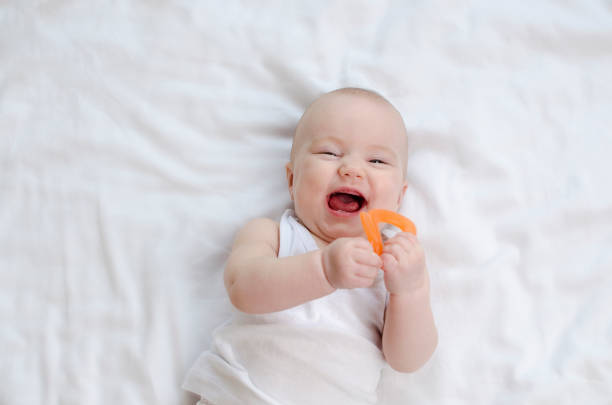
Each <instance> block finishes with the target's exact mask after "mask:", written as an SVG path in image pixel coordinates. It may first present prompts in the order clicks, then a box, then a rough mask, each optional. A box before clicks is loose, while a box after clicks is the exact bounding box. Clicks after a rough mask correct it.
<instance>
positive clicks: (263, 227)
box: [235, 218, 280, 251]
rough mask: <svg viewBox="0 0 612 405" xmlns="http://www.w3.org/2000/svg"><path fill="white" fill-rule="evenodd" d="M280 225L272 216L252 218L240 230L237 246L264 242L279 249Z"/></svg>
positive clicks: (236, 241)
mask: <svg viewBox="0 0 612 405" xmlns="http://www.w3.org/2000/svg"><path fill="white" fill-rule="evenodd" d="M279 226H280V225H279V223H278V222H277V221H274V220H272V219H270V218H254V219H251V220H249V221H248V222H247V223H246V224H245V225H244V226H243V227H242V228H241V229H240V231H238V235H237V236H236V240H235V246H241V245H253V244H256V245H259V244H261V243H263V244H265V245H267V246H269V247H270V248H272V249H273V250H275V251H278V233H279Z"/></svg>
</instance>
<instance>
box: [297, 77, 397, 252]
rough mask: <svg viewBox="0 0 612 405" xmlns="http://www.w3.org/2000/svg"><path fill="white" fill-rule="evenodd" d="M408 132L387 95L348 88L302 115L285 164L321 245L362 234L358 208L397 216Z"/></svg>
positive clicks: (300, 215) (304, 218) (305, 220)
mask: <svg viewBox="0 0 612 405" xmlns="http://www.w3.org/2000/svg"><path fill="white" fill-rule="evenodd" d="M407 149H408V145H407V135H406V128H405V127H404V122H403V120H402V117H401V115H400V113H399V112H398V111H397V110H396V109H395V108H394V107H393V105H391V103H390V102H389V101H387V100H386V99H385V98H384V97H382V96H381V95H379V94H377V93H374V92H372V91H369V90H364V89H356V88H346V89H339V90H335V91H332V92H330V93H326V94H324V95H323V96H321V97H319V98H318V99H317V100H315V101H314V102H313V103H312V104H311V105H310V106H309V107H308V108H307V109H306V111H305V112H304V114H303V115H302V118H301V119H300V121H299V123H298V125H297V128H296V130H295V134H294V138H293V146H292V148H291V160H290V162H289V163H288V164H287V166H286V168H287V181H288V184H289V192H290V194H291V199H292V200H293V202H294V208H295V212H296V215H297V216H298V218H299V219H300V220H301V221H302V223H303V224H304V225H305V226H306V227H307V228H308V229H309V230H310V232H311V233H312V234H313V235H315V236H316V237H318V238H319V239H320V241H322V242H324V243H329V242H331V241H333V240H335V239H337V238H340V237H347V236H353V237H354V236H360V235H363V231H362V228H361V221H360V219H359V211H362V210H366V211H367V210H371V209H374V208H384V209H388V210H392V211H397V210H398V208H399V206H400V203H401V201H402V197H403V195H404V191H405V190H406V187H407V183H406V160H407V154H408V151H407Z"/></svg>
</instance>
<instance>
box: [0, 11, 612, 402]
mask: <svg viewBox="0 0 612 405" xmlns="http://www.w3.org/2000/svg"><path fill="white" fill-rule="evenodd" d="M610 27H612V9H611V8H610V4H609V1H607V0H580V1H578V0H570V1H566V0H563V1H562V0H544V1H540V2H525V1H520V2H504V3H502V2H486V1H472V2H458V1H450V0H449V1H444V0H441V1H431V2H400V1H386V2H370V1H348V0H343V1H341V0H337V1H310V2H299V3H298V2H285V1H269V2H265V3H263V4H261V3H258V4H257V5H255V4H251V3H250V2H245V1H235V0H229V1H224V2H218V3H215V2H185V1H175V2H170V1H165V0H161V1H156V2H134V3H129V2H121V3H108V2H102V1H89V2H87V3H85V2H77V1H75V0H65V1H33V0H31V1H28V0H24V1H21V0H7V1H3V2H0V139H1V142H0V347H1V348H2V355H1V356H0V375H2V383H1V384H0V403H7V404H12V405H22V404H23V405H25V404H28V405H29V404H38V403H50V404H53V403H59V404H67V405H71V404H81V403H87V404H91V405H101V404H108V403H124V404H135V405H139V404H147V405H153V404H159V405H167V404H183V405H186V404H193V403H195V402H197V399H196V398H194V397H192V396H190V395H189V394H188V393H186V392H184V391H183V390H182V389H181V388H180V386H181V382H182V381H183V378H184V377H185V374H186V372H187V370H188V368H189V367H190V365H191V364H192V363H193V362H194V361H195V359H196V358H197V357H198V355H199V353H200V351H201V350H202V349H203V348H205V347H207V346H208V345H209V344H210V342H211V333H212V331H213V330H214V328H215V327H217V326H218V325H219V324H221V323H222V322H223V321H224V320H225V319H227V317H228V316H229V313H230V304H229V302H228V300H227V298H226V296H225V291H224V287H223V281H222V270H223V265H224V263H225V260H226V259H227V254H228V251H229V249H230V247H231V243H232V240H233V238H234V235H235V233H236V231H237V229H239V227H240V226H242V225H243V224H244V223H245V222H246V221H248V220H249V219H251V218H254V217H260V216H265V217H270V218H278V217H279V216H280V214H281V213H282V212H283V211H284V209H285V208H287V207H288V206H289V205H290V198H289V193H288V191H287V185H286V179H285V169H284V165H285V163H286V162H287V160H288V157H289V150H290V145H291V135H292V131H293V129H294V127H295V124H296V122H297V120H298V119H299V117H300V115H301V113H302V111H303V110H304V108H305V107H306V106H307V105H308V104H309V103H310V102H311V101H312V100H313V99H314V98H315V97H316V96H318V95H319V94H321V93H323V92H325V91H328V90H332V89H334V88H338V87H343V86H360V87H367V88H372V89H375V90H377V91H379V92H380V93H382V94H383V95H385V96H387V97H388V98H389V99H390V100H391V101H392V102H393V103H394V105H395V106H396V107H397V108H398V110H399V111H400V112H401V113H402V115H403V117H404V120H405V123H406V127H407V130H408V133H409V137H410V157H409V162H408V181H409V188H408V190H407V192H406V196H405V199H404V202H403V207H402V213H403V214H405V215H407V216H408V217H410V218H411V219H412V220H413V221H414V222H415V224H416V225H417V228H418V230H419V238H420V240H421V242H422V244H423V246H424V248H425V250H426V255H427V263H428V267H429V271H430V274H431V278H432V300H433V307H434V312H435V316H436V321H437V326H438V329H439V334H440V341H439V346H438V348H437V351H436V353H435V354H434V357H433V358H432V359H431V361H430V362H429V363H428V364H427V365H426V366H425V367H424V368H423V369H422V370H420V371H419V372H417V373H415V374H411V375H402V374H398V373H395V372H393V371H391V370H389V369H385V370H384V373H383V378H382V380H381V384H380V386H379V403H381V404H384V405H387V404H390V405H403V404H407V403H418V404H436V405H440V404H442V405H446V404H449V405H450V404H453V405H454V404H483V405H488V404H492V403H500V404H505V403H508V404H555V405H557V404H568V405H569V404H575V403H593V404H601V403H606V402H607V401H609V398H612V388H611V387H612V335H611V332H610V331H611V330H612V315H611V313H610V310H609V308H611V307H612V294H610V291H612V281H611V272H610V270H611V269H612V254H611V253H610V252H611V250H610V248H609V247H610V245H611V243H612V226H611V225H612V208H611V207H612V188H610V187H609V186H608V184H609V180H608V176H609V173H610V172H611V171H612V163H610V158H609V156H610V151H611V150H612V137H610V135H609V133H610V128H612V115H611V114H610V111H611V110H612V108H611V107H612V106H611V103H612V101H611V100H612V80H610V72H611V71H612V52H611V49H612V30H611V29H610Z"/></svg>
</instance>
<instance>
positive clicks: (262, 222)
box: [241, 217, 280, 233]
mask: <svg viewBox="0 0 612 405" xmlns="http://www.w3.org/2000/svg"><path fill="white" fill-rule="evenodd" d="M279 226H280V225H279V223H278V221H275V220H273V219H270V218H264V217H261V218H253V219H251V220H249V221H248V222H247V223H246V224H245V225H244V226H243V227H242V230H241V232H248V233H250V232H255V233H261V232H276V233H278V229H279Z"/></svg>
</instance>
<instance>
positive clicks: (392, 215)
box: [359, 209, 416, 256]
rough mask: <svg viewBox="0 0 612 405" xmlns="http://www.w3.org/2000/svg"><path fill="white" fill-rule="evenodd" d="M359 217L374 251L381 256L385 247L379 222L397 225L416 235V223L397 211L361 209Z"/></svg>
mask: <svg viewBox="0 0 612 405" xmlns="http://www.w3.org/2000/svg"><path fill="white" fill-rule="evenodd" d="M359 218H360V219H361V225H363V230H364V231H365V234H366V236H367V238H368V240H369V241H370V243H371V244H372V247H373V248H374V252H376V254H377V255H379V256H380V254H381V253H382V249H383V243H382V237H381V236H380V232H379V230H378V223H379V222H385V223H387V224H391V225H395V226H397V227H398V228H400V229H401V230H402V231H404V232H410V233H412V234H414V235H416V227H415V226H414V223H413V222H412V221H411V220H409V219H408V218H406V217H404V216H402V215H400V214H398V213H397V212H393V211H389V210H382V209H376V210H371V211H369V212H365V211H361V212H360V213H359Z"/></svg>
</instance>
